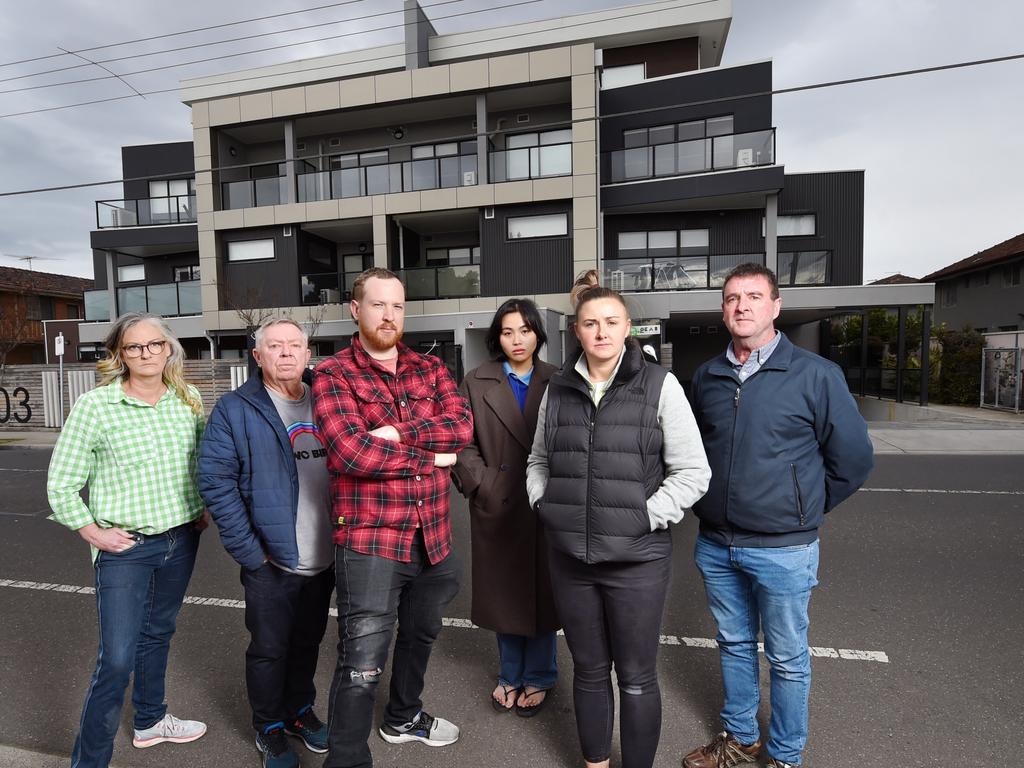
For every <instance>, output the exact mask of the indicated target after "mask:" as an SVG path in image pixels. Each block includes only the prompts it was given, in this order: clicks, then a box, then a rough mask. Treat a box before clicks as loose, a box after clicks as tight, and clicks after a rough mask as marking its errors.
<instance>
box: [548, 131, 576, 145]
mask: <svg viewBox="0 0 1024 768" xmlns="http://www.w3.org/2000/svg"><path fill="white" fill-rule="evenodd" d="M570 143H572V129H571V128H565V129H560V130H557V131H544V133H542V134H541V135H540V145H541V146H542V147H543V146H546V145H547V146H550V145H551V144H570Z"/></svg>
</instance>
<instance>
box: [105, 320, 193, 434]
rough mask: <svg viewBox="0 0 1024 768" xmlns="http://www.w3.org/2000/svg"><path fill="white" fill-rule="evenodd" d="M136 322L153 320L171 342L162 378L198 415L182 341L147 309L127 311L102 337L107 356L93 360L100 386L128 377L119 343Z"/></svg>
mask: <svg viewBox="0 0 1024 768" xmlns="http://www.w3.org/2000/svg"><path fill="white" fill-rule="evenodd" d="M139 323H152V324H153V325H155V326H156V327H157V328H159V329H160V332H161V333H162V334H163V335H164V339H166V341H167V343H168V344H169V345H170V348H171V354H170V356H169V357H168V358H167V362H166V363H164V373H163V380H164V384H166V385H167V387H168V389H173V390H174V393H175V394H176V395H177V396H178V397H179V398H180V399H181V401H182V402H183V403H185V405H187V406H188V407H189V408H191V409H192V412H193V413H195V414H196V415H199V414H201V413H202V412H203V406H202V403H200V401H199V399H198V398H197V397H196V396H195V395H193V394H192V391H191V390H190V389H189V387H188V384H187V383H186V382H185V366H184V362H185V350H184V349H183V348H182V346H181V342H180V341H178V339H177V337H176V336H175V335H174V333H173V332H172V331H171V328H170V326H169V325H167V321H166V320H164V319H163V318H162V317H160V315H152V314H149V313H148V312H126V313H125V314H123V315H121V316H120V317H119V318H117V320H116V321H115V322H114V325H113V327H111V329H110V333H108V334H107V338H106V339H104V340H103V346H104V347H106V348H107V354H108V355H109V356H108V357H105V358H104V359H102V360H100V361H99V362H98V363H96V370H97V371H99V374H100V386H101V387H104V386H106V385H107V384H110V383H112V382H114V381H116V380H117V379H127V378H128V376H129V371H128V366H127V365H125V362H124V359H123V358H122V357H121V342H122V340H123V339H124V335H125V333H126V332H127V331H128V329H129V328H131V327H133V326H135V325H138V324H139Z"/></svg>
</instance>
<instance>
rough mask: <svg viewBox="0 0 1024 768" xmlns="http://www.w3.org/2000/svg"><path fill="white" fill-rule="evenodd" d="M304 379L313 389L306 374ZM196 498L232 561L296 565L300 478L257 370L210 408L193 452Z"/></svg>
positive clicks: (252, 566)
mask: <svg viewBox="0 0 1024 768" xmlns="http://www.w3.org/2000/svg"><path fill="white" fill-rule="evenodd" d="M303 380H304V381H305V382H306V383H307V384H308V383H311V382H312V374H311V372H310V371H306V372H305V373H304V374H303ZM199 492H200V493H201V494H202V497H203V501H205V502H206V507H207V509H209V510H210V514H211V515H212V516H213V519H214V522H216V524H217V528H218V529H220V538H221V541H222V542H224V547H225V548H226V549H227V551H228V552H229V553H230V555H231V556H232V557H233V558H235V560H237V561H238V563H239V564H240V565H242V566H243V567H244V568H248V569H250V570H253V569H256V568H259V567H260V566H261V565H263V562H264V560H265V558H266V557H267V556H268V555H269V557H270V558H271V559H272V560H273V561H274V562H275V563H278V564H279V565H282V566H284V567H286V568H295V567H296V566H297V565H298V562H299V551H298V546H297V545H296V543H295V516H296V511H297V509H298V505H299V475H298V471H297V470H296V468H295V456H294V454H293V453H292V444H291V441H290V440H289V439H288V433H287V431H285V427H284V422H282V421H281V417H280V416H279V415H278V413H277V409H276V408H275V407H274V402H273V401H272V400H271V399H270V395H268V394H267V390H266V389H265V388H264V386H263V374H262V372H259V371H257V373H256V375H254V376H251V377H250V378H249V380H248V381H247V382H245V384H243V385H242V386H240V387H239V388H238V389H236V390H235V391H234V392H229V393H228V394H226V395H224V396H223V397H222V398H221V399H220V400H219V401H218V402H217V405H216V406H214V409H213V413H211V414H210V420H209V421H208V422H207V424H206V432H205V433H204V435H203V442H202V445H201V447H200V449H199Z"/></svg>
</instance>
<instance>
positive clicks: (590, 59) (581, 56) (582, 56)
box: [572, 43, 594, 75]
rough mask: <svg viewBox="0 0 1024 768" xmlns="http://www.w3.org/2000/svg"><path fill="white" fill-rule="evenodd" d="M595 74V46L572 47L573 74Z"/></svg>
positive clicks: (589, 44) (585, 44) (587, 44)
mask: <svg viewBox="0 0 1024 768" xmlns="http://www.w3.org/2000/svg"><path fill="white" fill-rule="evenodd" d="M593 72H594V44H593V43H584V44H583V45H574V46H573V47H572V73H573V74H574V75H589V74H593Z"/></svg>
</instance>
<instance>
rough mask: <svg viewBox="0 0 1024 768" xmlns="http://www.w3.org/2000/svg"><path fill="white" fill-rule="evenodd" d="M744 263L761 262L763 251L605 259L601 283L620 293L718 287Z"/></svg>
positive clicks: (762, 262)
mask: <svg viewBox="0 0 1024 768" xmlns="http://www.w3.org/2000/svg"><path fill="white" fill-rule="evenodd" d="M746 262H756V263H758V264H764V254H763V253H742V254H727V255H717V256H669V257H652V258H644V259H636V258H633V259H605V260H604V279H603V280H602V281H601V284H602V285H604V286H607V287H608V288H611V289H612V290H615V291H620V292H623V291H625V292H634V291H691V290H702V289H703V290H707V289H708V288H721V287H722V282H723V280H724V279H725V276H726V275H727V274H728V273H729V270H731V269H732V268H733V267H735V266H737V265H739V264H743V263H746Z"/></svg>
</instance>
